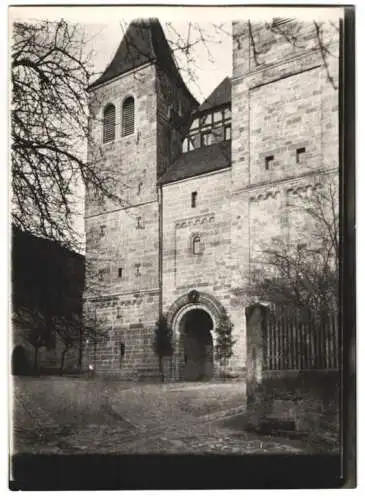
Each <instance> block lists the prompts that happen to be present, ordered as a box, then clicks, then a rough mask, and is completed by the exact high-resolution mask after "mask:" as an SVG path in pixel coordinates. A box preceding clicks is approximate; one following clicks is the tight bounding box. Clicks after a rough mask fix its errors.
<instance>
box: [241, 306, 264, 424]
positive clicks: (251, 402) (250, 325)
mask: <svg viewBox="0 0 365 500" xmlns="http://www.w3.org/2000/svg"><path fill="white" fill-rule="evenodd" d="M267 314H268V308H267V307H265V306H263V305H262V304H254V305H252V306H249V307H247V308H246V328H247V330H246V331H247V336H246V339H247V340H246V341H247V415H248V421H249V422H250V424H253V425H257V424H258V422H259V420H260V418H261V417H263V416H264V415H265V414H266V399H265V397H264V394H263V391H262V388H263V384H262V381H263V370H264V362H265V348H266V346H265V337H266V328H267Z"/></svg>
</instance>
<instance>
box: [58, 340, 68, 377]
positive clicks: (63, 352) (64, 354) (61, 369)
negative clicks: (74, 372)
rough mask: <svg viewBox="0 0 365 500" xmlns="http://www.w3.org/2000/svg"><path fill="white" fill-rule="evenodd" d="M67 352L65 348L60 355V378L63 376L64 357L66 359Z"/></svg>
mask: <svg viewBox="0 0 365 500" xmlns="http://www.w3.org/2000/svg"><path fill="white" fill-rule="evenodd" d="M67 351H68V347H65V348H64V349H63V351H62V354H61V365H60V376H61V377H62V375H63V367H64V366H65V357H66V352H67Z"/></svg>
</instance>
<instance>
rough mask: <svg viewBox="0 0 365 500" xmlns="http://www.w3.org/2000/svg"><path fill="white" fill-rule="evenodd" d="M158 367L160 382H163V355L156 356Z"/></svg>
mask: <svg viewBox="0 0 365 500" xmlns="http://www.w3.org/2000/svg"><path fill="white" fill-rule="evenodd" d="M158 369H159V371H160V379H161V382H165V375H164V369H163V356H159V357H158Z"/></svg>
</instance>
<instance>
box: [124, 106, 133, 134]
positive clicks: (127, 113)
mask: <svg viewBox="0 0 365 500" xmlns="http://www.w3.org/2000/svg"><path fill="white" fill-rule="evenodd" d="M133 133H134V99H133V97H128V99H126V100H125V101H124V103H123V109H122V136H123V137H125V136H126V135H131V134H133Z"/></svg>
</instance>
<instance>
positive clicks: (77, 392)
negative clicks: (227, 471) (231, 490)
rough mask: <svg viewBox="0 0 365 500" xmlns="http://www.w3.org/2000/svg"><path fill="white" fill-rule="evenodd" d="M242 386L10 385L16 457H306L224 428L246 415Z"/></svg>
mask: <svg viewBox="0 0 365 500" xmlns="http://www.w3.org/2000/svg"><path fill="white" fill-rule="evenodd" d="M243 389H244V388H243V386H242V384H241V383H238V382H234V383H231V382H226V383H216V384H214V383H193V384H192V383H190V384H166V385H159V384H143V385H142V384H132V383H121V382H116V381H109V382H106V381H100V380H84V379H67V378H57V377H53V378H38V379H36V378H34V379H32V378H14V385H13V394H14V419H13V429H14V432H13V436H14V448H13V449H14V452H25V453H51V454H85V453H105V454H111V453H112V454H115V453H117V454H131V453H139V454H146V453H173V454H184V453H189V454H191V453H198V454H205V453H214V454H247V453H250V454H252V453H295V454H298V453H303V452H306V451H308V447H307V445H306V444H305V443H300V442H294V441H291V440H288V439H282V438H271V437H259V436H257V435H255V434H249V433H247V432H245V431H244V430H243V429H237V428H235V429H234V428H230V427H229V426H227V425H224V422H225V417H227V416H232V415H235V414H239V413H242V412H243V411H244V391H243Z"/></svg>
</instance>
